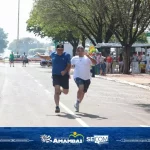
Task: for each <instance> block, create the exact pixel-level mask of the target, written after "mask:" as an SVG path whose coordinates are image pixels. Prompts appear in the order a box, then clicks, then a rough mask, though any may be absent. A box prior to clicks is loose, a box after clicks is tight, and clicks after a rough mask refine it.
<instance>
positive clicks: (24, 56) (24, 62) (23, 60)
mask: <svg viewBox="0 0 150 150" xmlns="http://www.w3.org/2000/svg"><path fill="white" fill-rule="evenodd" d="M27 61H28V59H27V55H26V53H25V52H24V54H23V55H22V67H24V66H25V67H26V63H27Z"/></svg>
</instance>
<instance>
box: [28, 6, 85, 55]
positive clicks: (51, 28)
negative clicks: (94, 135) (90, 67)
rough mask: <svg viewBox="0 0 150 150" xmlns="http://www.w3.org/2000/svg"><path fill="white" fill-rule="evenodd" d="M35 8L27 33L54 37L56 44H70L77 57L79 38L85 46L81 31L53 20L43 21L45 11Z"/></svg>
mask: <svg viewBox="0 0 150 150" xmlns="http://www.w3.org/2000/svg"><path fill="white" fill-rule="evenodd" d="M40 10H41V9H40V8H38V7H34V8H33V11H32V12H31V15H30V19H29V20H28V21H27V24H28V25H27V31H29V32H33V33H34V34H35V35H38V36H39V35H40V36H41V37H45V36H47V37H52V39H53V41H55V42H65V41H67V42H69V43H70V44H71V45H72V46H73V54H74V55H75V51H76V48H77V46H78V44H79V38H80V39H82V42H83V45H84V46H85V44H84V43H85V40H86V39H85V38H84V39H83V37H84V36H83V35H82V36H81V35H80V33H79V31H78V30H77V29H76V28H75V27H72V26H70V25H66V24H64V23H63V22H62V23H61V24H60V23H59V22H58V20H54V19H53V18H54V17H52V18H49V19H43V14H44V11H43V12H41V11H40Z"/></svg>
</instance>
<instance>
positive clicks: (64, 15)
mask: <svg viewBox="0 0 150 150" xmlns="http://www.w3.org/2000/svg"><path fill="white" fill-rule="evenodd" d="M100 1H102V0H94V1H93V0H84V1H81V0H80V1H79V0H51V1H49V0H37V1H35V5H34V9H33V11H32V13H31V16H30V18H31V17H32V16H33V15H35V14H36V17H35V18H36V21H35V22H37V24H34V28H37V29H41V28H42V30H40V34H41V35H43V32H41V31H43V27H44V28H47V26H49V28H50V26H51V24H53V23H55V25H57V26H58V27H61V26H62V24H63V26H64V25H65V26H67V27H68V28H70V27H73V28H74V29H75V30H76V31H77V32H79V33H80V39H81V40H82V41H83V43H84V42H85V41H84V40H85V37H86V38H88V39H90V41H91V42H92V43H93V44H94V45H96V43H101V42H103V41H105V42H108V41H109V39H110V38H111V36H112V31H111V29H113V27H114V25H115V22H114V20H113V18H112V19H111V21H110V23H109V24H108V25H106V24H105V20H104V19H103V18H104V17H103V16H101V7H102V6H101V3H100ZM32 18H33V17H32ZM38 20H39V21H38ZM31 22H32V21H31ZM43 22H47V23H44V24H43ZM49 28H48V30H45V32H49ZM83 37H84V38H83Z"/></svg>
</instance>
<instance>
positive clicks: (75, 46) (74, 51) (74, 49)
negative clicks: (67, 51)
mask: <svg viewBox="0 0 150 150" xmlns="http://www.w3.org/2000/svg"><path fill="white" fill-rule="evenodd" d="M77 47H78V45H74V46H73V56H75V55H76V50H77Z"/></svg>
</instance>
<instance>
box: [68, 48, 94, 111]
mask: <svg viewBox="0 0 150 150" xmlns="http://www.w3.org/2000/svg"><path fill="white" fill-rule="evenodd" d="M71 64H72V66H74V74H73V76H74V80H75V83H76V84H77V86H78V92H77V101H76V103H75V105H74V107H75V109H76V112H79V105H80V104H81V102H82V100H83V98H84V95H85V93H86V92H87V90H88V88H89V85H90V83H91V80H90V79H91V72H90V69H91V65H92V64H96V60H95V59H93V58H92V57H91V56H89V55H88V54H87V53H85V51H84V47H83V46H78V48H77V56H74V57H73V58H72V59H71Z"/></svg>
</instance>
